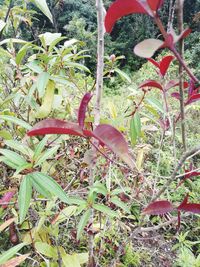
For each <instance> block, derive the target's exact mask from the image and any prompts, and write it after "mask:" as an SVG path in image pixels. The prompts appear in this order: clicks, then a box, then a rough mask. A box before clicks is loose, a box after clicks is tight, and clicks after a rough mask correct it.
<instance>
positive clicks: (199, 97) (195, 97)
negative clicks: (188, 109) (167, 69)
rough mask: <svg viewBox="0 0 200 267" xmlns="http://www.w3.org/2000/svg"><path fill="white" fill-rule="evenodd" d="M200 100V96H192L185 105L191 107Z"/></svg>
mask: <svg viewBox="0 0 200 267" xmlns="http://www.w3.org/2000/svg"><path fill="white" fill-rule="evenodd" d="M199 100H200V94H192V95H191V96H190V97H189V99H188V100H187V102H186V103H185V105H189V104H192V103H194V102H196V101H199Z"/></svg>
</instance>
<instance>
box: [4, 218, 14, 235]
mask: <svg viewBox="0 0 200 267" xmlns="http://www.w3.org/2000/svg"><path fill="white" fill-rule="evenodd" d="M14 221H15V218H11V219H8V220H7V221H5V222H4V223H2V224H1V225H0V233H1V232H2V231H4V230H5V229H6V228H7V227H8V226H9V225H11V224H12V223H13V222H14Z"/></svg>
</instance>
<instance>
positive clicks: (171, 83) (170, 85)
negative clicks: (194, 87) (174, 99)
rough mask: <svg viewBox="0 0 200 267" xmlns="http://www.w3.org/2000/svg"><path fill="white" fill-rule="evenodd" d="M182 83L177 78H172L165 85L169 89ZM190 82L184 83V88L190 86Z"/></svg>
mask: <svg viewBox="0 0 200 267" xmlns="http://www.w3.org/2000/svg"><path fill="white" fill-rule="evenodd" d="M179 85H180V82H179V81H176V80H171V81H169V82H168V83H167V84H166V86H165V90H166V91H168V90H169V89H171V88H173V87H176V86H179ZM188 86H189V84H188V82H184V83H183V87H184V89H186V88H188Z"/></svg>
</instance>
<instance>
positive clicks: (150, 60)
mask: <svg viewBox="0 0 200 267" xmlns="http://www.w3.org/2000/svg"><path fill="white" fill-rule="evenodd" d="M147 60H148V61H149V62H151V63H152V64H153V65H154V66H156V67H157V68H160V63H159V62H157V61H155V60H154V59H153V58H147Z"/></svg>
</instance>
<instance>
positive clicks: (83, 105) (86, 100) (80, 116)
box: [78, 93, 93, 129]
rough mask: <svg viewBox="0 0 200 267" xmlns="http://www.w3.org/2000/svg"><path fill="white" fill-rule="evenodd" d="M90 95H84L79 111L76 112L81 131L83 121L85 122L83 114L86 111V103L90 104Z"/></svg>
mask: <svg viewBox="0 0 200 267" xmlns="http://www.w3.org/2000/svg"><path fill="white" fill-rule="evenodd" d="M92 96H93V95H92V94H91V93H86V94H85V95H84V96H83V98H82V100H81V103H80V106H79V110H78V123H79V126H80V127H81V128H82V129H83V128H84V121H85V113H86V110H87V106H88V103H89V102H90V100H91V98H92Z"/></svg>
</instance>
